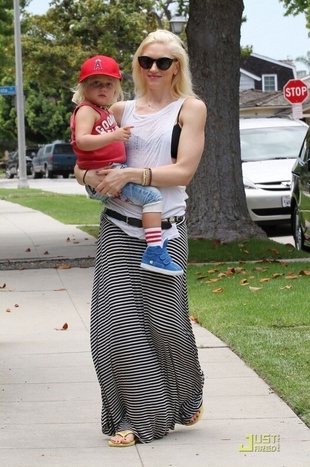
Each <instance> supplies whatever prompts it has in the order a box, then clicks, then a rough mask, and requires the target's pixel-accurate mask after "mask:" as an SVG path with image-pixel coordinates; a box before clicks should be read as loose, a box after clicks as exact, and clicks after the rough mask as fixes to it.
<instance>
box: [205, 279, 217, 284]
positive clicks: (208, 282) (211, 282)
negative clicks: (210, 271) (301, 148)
mask: <svg viewBox="0 0 310 467" xmlns="http://www.w3.org/2000/svg"><path fill="white" fill-rule="evenodd" d="M219 280H220V279H215V278H214V279H209V280H207V281H206V282H205V284H214V282H218V281H219Z"/></svg>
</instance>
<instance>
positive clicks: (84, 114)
mask: <svg viewBox="0 0 310 467" xmlns="http://www.w3.org/2000/svg"><path fill="white" fill-rule="evenodd" d="M96 120H98V113H97V112H96V111H95V110H94V109H93V108H92V107H90V106H87V105H84V106H83V107H81V108H80V109H79V110H78V111H77V113H76V116H75V140H76V145H77V147H78V148H79V149H81V150H82V151H93V150H96V149H100V148H103V147H104V146H107V145H108V144H111V143H115V142H118V141H127V140H128V139H129V138H130V133H131V128H133V127H132V126H126V127H122V128H117V129H116V130H115V131H111V132H109V133H106V132H104V133H101V134H98V135H92V134H91V132H92V129H93V126H94V124H95V122H96Z"/></svg>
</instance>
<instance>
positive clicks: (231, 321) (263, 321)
mask: <svg viewBox="0 0 310 467" xmlns="http://www.w3.org/2000/svg"><path fill="white" fill-rule="evenodd" d="M309 280H310V263H303V262H285V261H279V262H271V263H266V262H257V263H246V264H240V263H236V264H231V263H230V264H229V265H228V264H223V263H221V264H213V265H212V266H210V265H204V266H200V267H199V266H193V265H192V266H189V271H188V285H189V303H190V313H191V315H192V319H194V320H195V321H197V322H199V324H200V325H201V326H203V327H205V328H207V329H208V330H210V331H211V332H212V333H213V334H215V335H216V336H218V337H219V338H220V339H221V340H223V341H224V342H225V343H226V344H227V345H229V346H230V347H231V348H232V350H233V351H234V352H235V353H236V354H237V355H239V356H240V357H241V358H242V359H243V360H244V361H245V362H246V363H247V364H248V365H249V366H250V367H251V368H253V369H254V370H255V371H256V372H257V373H258V374H259V375H260V377H262V378H263V379H264V380H265V381H266V382H267V383H268V385H269V386H270V387H271V388H272V389H273V390H274V391H275V392H276V393H277V394H278V395H280V396H281V397H282V398H283V399H284V400H285V401H286V402H287V403H288V404H289V405H290V406H291V407H292V409H293V410H294V411H295V413H296V414H297V415H299V416H300V417H301V418H302V419H303V420H304V422H305V423H306V424H307V425H308V426H310V399H309V394H310V313H309V302H308V300H307V292H308V291H309Z"/></svg>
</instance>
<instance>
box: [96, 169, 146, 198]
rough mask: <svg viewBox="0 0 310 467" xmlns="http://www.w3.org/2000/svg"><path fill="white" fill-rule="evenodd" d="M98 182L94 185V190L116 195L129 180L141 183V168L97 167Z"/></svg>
mask: <svg viewBox="0 0 310 467" xmlns="http://www.w3.org/2000/svg"><path fill="white" fill-rule="evenodd" d="M96 172H97V175H98V177H100V178H101V181H100V183H99V184H98V185H97V186H96V188H95V189H96V191H100V193H102V194H108V195H111V196H114V197H117V196H118V195H119V193H120V192H121V191H122V188H123V187H124V186H125V185H126V184H127V183H129V182H133V183H141V180H142V169H135V168H132V167H127V168H124V169H106V168H105V169H98V170H97V171H96Z"/></svg>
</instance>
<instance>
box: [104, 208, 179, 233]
mask: <svg viewBox="0 0 310 467" xmlns="http://www.w3.org/2000/svg"><path fill="white" fill-rule="evenodd" d="M104 212H105V214H106V215H107V216H110V217H113V219H117V220H118V221H123V222H126V224H128V225H132V226H133V227H143V226H142V220H141V219H136V218H135V217H127V216H123V215H122V214H120V213H119V212H116V211H112V209H106V210H105V211H104ZM184 217H185V216H173V217H169V218H168V219H162V221H161V228H162V229H163V230H167V229H170V228H171V227H172V224H175V223H176V222H181V221H183V220H184Z"/></svg>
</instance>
